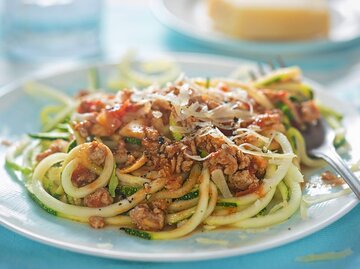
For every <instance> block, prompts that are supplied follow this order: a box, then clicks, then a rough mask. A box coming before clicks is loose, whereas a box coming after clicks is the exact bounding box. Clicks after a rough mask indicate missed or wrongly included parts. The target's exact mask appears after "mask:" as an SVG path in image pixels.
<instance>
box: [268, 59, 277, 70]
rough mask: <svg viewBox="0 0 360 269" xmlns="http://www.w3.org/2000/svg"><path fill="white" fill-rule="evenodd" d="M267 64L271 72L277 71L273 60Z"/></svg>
mask: <svg viewBox="0 0 360 269" xmlns="http://www.w3.org/2000/svg"><path fill="white" fill-rule="evenodd" d="M267 64H268V65H269V66H270V69H271V70H275V65H274V63H273V61H272V60H271V59H270V60H268V62H267Z"/></svg>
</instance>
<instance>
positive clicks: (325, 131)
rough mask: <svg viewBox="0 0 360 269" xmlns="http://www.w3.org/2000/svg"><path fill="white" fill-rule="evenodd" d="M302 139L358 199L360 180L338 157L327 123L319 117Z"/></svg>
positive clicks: (261, 68) (332, 134) (272, 65)
mask: <svg viewBox="0 0 360 269" xmlns="http://www.w3.org/2000/svg"><path fill="white" fill-rule="evenodd" d="M277 62H278V63H279V66H280V67H285V64H284V61H283V60H282V59H281V58H280V57H278V58H277ZM269 67H270V70H275V65H274V64H273V62H272V61H270V64H269ZM258 72H259V73H260V74H261V75H266V71H265V68H264V67H263V65H262V64H261V63H259V64H258ZM249 75H250V76H251V78H252V79H253V80H256V79H257V76H256V74H255V72H253V71H249ZM300 132H301V134H302V135H303V137H304V140H305V145H306V152H307V154H308V155H309V156H311V157H313V158H321V159H323V160H325V161H326V162H327V163H328V164H329V165H330V166H332V167H333V168H334V169H335V171H336V172H338V173H339V175H340V176H341V177H342V178H343V179H344V180H345V182H346V183H347V184H348V185H349V187H350V189H351V190H352V191H353V192H354V193H355V195H356V197H357V198H358V199H360V180H359V179H358V178H357V177H356V176H355V174H354V173H353V172H352V171H351V170H350V169H349V167H348V165H347V164H346V162H345V161H344V160H343V159H342V158H341V157H340V155H339V154H338V153H337V151H336V149H335V147H334V144H333V143H334V139H335V131H334V130H333V129H332V128H330V127H329V125H328V124H327V122H326V121H325V120H324V119H323V118H322V117H321V118H320V119H319V120H318V121H317V122H316V124H308V125H307V128H306V129H304V130H300Z"/></svg>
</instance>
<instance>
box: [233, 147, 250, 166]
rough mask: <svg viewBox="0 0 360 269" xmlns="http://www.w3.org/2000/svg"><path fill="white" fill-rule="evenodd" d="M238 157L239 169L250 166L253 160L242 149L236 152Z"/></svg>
mask: <svg viewBox="0 0 360 269" xmlns="http://www.w3.org/2000/svg"><path fill="white" fill-rule="evenodd" d="M236 158H237V161H238V165H239V170H242V169H245V168H247V167H249V165H250V162H251V160H250V156H249V155H246V154H244V153H243V152H242V151H240V150H238V151H237V152H236Z"/></svg>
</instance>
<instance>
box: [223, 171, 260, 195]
mask: <svg viewBox="0 0 360 269" xmlns="http://www.w3.org/2000/svg"><path fill="white" fill-rule="evenodd" d="M228 182H229V188H230V189H231V190H232V191H235V192H238V191H245V190H247V189H249V188H250V186H251V185H253V186H254V185H256V186H257V185H258V184H259V180H258V179H257V178H256V177H255V175H254V174H251V173H250V172H249V170H242V171H238V172H236V173H235V174H233V175H231V176H229V180H228Z"/></svg>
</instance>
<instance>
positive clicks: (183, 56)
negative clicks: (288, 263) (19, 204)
mask: <svg viewBox="0 0 360 269" xmlns="http://www.w3.org/2000/svg"><path fill="white" fill-rule="evenodd" d="M164 54H165V55H167V56H172V57H173V58H174V59H177V60H181V61H182V62H190V63H191V62H196V63H200V62H204V63H206V62H207V63H208V62H216V61H218V62H219V64H220V65H227V66H234V65H238V64H241V63H254V62H253V61H249V60H246V59H239V58H236V59H234V58H231V57H226V56H218V55H211V54H200V53H164ZM116 64H117V62H115V61H107V60H105V61H100V62H99V61H98V62H92V63H70V64H66V65H62V66H58V67H54V68H47V69H44V70H40V71H37V72H33V73H30V74H29V75H27V76H24V77H22V78H20V79H18V80H16V81H14V82H11V83H9V84H7V85H4V86H3V87H0V92H1V94H0V99H1V98H6V95H7V94H9V93H11V92H13V91H17V90H19V89H17V88H19V87H20V86H21V85H22V84H23V83H24V82H26V81H28V80H34V79H35V80H37V79H40V80H41V79H46V78H50V77H51V76H56V75H60V74H63V73H68V72H73V71H78V70H83V69H87V68H88V67H91V66H98V67H101V66H109V65H116ZM308 81H310V82H311V84H312V85H314V86H316V87H318V91H319V92H323V93H324V92H325V90H323V88H324V87H323V86H321V84H319V83H317V82H314V81H312V80H308ZM325 94H326V95H330V96H331V97H333V98H336V99H338V98H337V97H334V96H333V95H331V94H329V93H325ZM351 107H352V108H353V106H351ZM354 111H355V108H354ZM357 115H360V114H359V113H357ZM4 151H6V150H4ZM2 169H4V170H5V167H3V168H2ZM352 195H353V194H352ZM353 197H354V195H353ZM358 203H359V202H358V201H357V200H356V199H355V198H354V199H352V200H351V201H350V202H348V203H347V204H346V205H345V206H343V207H342V209H341V211H340V212H339V213H337V214H335V215H333V216H331V217H330V218H328V219H325V220H321V221H320V222H318V223H317V225H316V226H314V227H315V228H314V227H312V228H311V229H310V228H309V229H307V230H306V231H305V232H304V231H303V230H301V231H298V232H297V233H295V234H294V233H293V234H292V235H291V236H288V237H286V238H285V239H282V238H275V239H272V240H269V241H267V242H263V243H262V244H261V246H260V247H259V246H258V245H254V246H248V247H247V248H245V250H244V249H243V248H232V249H220V250H219V249H218V250H206V251H203V252H200V253H197V252H194V253H190V254H186V257H184V256H182V255H183V254H181V253H176V254H174V253H170V254H158V253H148V254H144V253H142V254H141V256H139V255H138V253H135V252H126V251H123V250H121V251H119V250H109V249H103V250H102V249H95V248H93V247H84V246H79V245H76V244H73V243H67V242H63V241H60V240H58V239H51V238H46V237H45V236H43V235H38V234H36V233H33V232H31V231H28V230H26V229H25V228H23V227H18V226H17V225H16V224H12V223H11V222H10V221H7V220H6V219H5V218H3V217H2V216H1V215H0V224H1V225H2V226H4V227H6V228H8V229H9V230H11V231H13V232H15V233H17V234H19V235H22V236H25V237H27V238H29V239H32V240H34V241H37V242H39V243H42V244H45V245H50V246H52V247H56V248H61V249H65V250H69V251H73V252H76V253H81V254H87V255H92V256H98V257H105V258H114V259H122V260H132V261H149V262H173V261H177V262H185V261H197V260H211V259H218V258H225V257H231V256H240V255H241V256H242V255H246V254H250V253H258V252H261V251H265V250H267V249H270V248H275V247H280V246H283V245H285V244H288V243H291V242H295V241H297V240H298V239H301V238H304V237H307V236H309V235H311V234H313V233H315V232H317V231H319V230H321V229H323V228H325V227H327V226H329V225H331V224H332V223H334V222H335V221H337V220H339V219H341V218H342V217H343V216H344V215H346V214H347V213H349V212H350V211H351V210H352V209H353V208H354V207H355V206H356V205H357V204H358Z"/></svg>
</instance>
